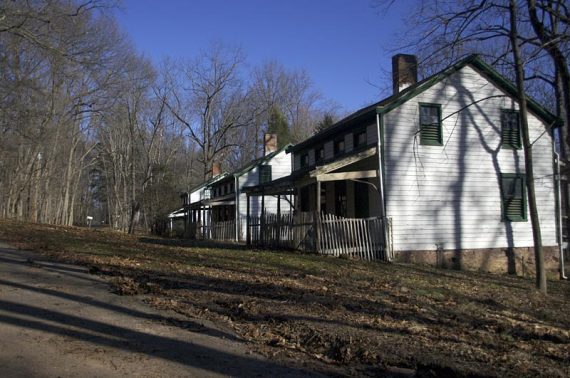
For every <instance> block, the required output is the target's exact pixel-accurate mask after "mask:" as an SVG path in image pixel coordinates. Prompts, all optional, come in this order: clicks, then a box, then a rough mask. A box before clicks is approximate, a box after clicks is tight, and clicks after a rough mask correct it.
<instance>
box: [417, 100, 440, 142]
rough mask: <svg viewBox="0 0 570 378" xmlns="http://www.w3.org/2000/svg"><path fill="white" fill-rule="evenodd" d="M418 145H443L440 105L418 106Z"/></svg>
mask: <svg viewBox="0 0 570 378" xmlns="http://www.w3.org/2000/svg"><path fill="white" fill-rule="evenodd" d="M420 144H424V145H428V146H441V145H443V138H442V130H441V105H439V104H420Z"/></svg>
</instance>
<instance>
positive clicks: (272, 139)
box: [263, 134, 277, 155]
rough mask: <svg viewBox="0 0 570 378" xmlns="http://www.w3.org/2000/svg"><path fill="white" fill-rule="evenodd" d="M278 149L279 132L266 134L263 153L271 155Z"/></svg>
mask: <svg viewBox="0 0 570 378" xmlns="http://www.w3.org/2000/svg"><path fill="white" fill-rule="evenodd" d="M275 151H277V134H265V135H264V136H263V154H264V155H269V154H270V153H272V152H275Z"/></svg>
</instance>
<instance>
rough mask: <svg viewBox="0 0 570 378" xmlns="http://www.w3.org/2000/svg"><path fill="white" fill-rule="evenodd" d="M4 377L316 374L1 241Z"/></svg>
mask: <svg viewBox="0 0 570 378" xmlns="http://www.w3.org/2000/svg"><path fill="white" fill-rule="evenodd" d="M0 375H1V376H2V377H56V376H58V377H93V376H97V377H106V376H137V377H140V376H148V377H179V376H201V377H203V376H248V377H252V376H291V375H295V376H310V375H313V374H312V373H311V372H309V371H307V370H305V369H302V368H295V367H286V366H283V365H280V364H278V363H276V362H272V361H268V360H267V359H264V358H263V357H261V356H257V355H255V354H252V353H250V352H248V350H247V346H246V345H245V344H244V343H243V342H241V341H239V340H237V339H236V338H235V337H234V335H232V334H230V333H228V332H225V331H223V330H220V329H217V328H216V327H214V326H213V325H211V324H208V323H205V322H202V321H189V320H188V319H182V318H180V317H177V315H176V314H175V313H165V312H159V311H157V310H153V309H151V308H150V307H149V306H147V305H145V304H144V303H143V302H142V299H141V298H140V297H122V296H118V295H115V294H112V293H110V292H109V287H108V285H107V283H106V282H105V281H104V280H103V279H101V278H99V277H97V276H94V275H90V274H88V272H87V270H86V268H83V267H78V266H74V265H67V264H61V263H54V262H49V261H45V260H43V259H42V258H41V257H40V256H39V255H37V254H36V253H34V252H29V251H21V250H15V249H13V248H10V247H9V246H8V245H6V244H3V243H0Z"/></svg>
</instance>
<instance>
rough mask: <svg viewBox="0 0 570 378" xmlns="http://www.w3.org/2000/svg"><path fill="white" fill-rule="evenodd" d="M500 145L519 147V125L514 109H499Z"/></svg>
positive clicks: (517, 114) (510, 147)
mask: <svg viewBox="0 0 570 378" xmlns="http://www.w3.org/2000/svg"><path fill="white" fill-rule="evenodd" d="M501 147H502V148H508V149H512V150H519V149H520V148H521V125H520V122H519V112H517V111H516V110H502V111H501Z"/></svg>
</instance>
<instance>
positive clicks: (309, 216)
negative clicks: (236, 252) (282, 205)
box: [248, 212, 392, 260]
mask: <svg viewBox="0 0 570 378" xmlns="http://www.w3.org/2000/svg"><path fill="white" fill-rule="evenodd" d="M382 222H383V220H382V218H365V219H357V218H343V217H339V216H335V215H331V214H320V216H317V215H316V213H315V212H301V213H297V214H295V215H293V214H281V215H280V216H278V215H277V214H265V215H262V216H250V218H249V222H248V224H249V235H248V241H249V242H250V243H251V244H253V245H257V246H261V247H269V248H291V249H298V250H302V251H316V252H318V253H321V254H326V255H333V256H341V255H348V256H354V257H358V258H360V259H362V260H391V257H392V256H391V255H390V253H391V252H390V251H391V250H392V248H390V247H391V245H390V237H389V236H390V235H391V222H390V220H388V221H387V225H386V230H387V232H386V234H387V241H386V240H385V239H386V237H385V236H384V235H385V230H384V227H383V224H382ZM387 246H388V248H386V247H387Z"/></svg>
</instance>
